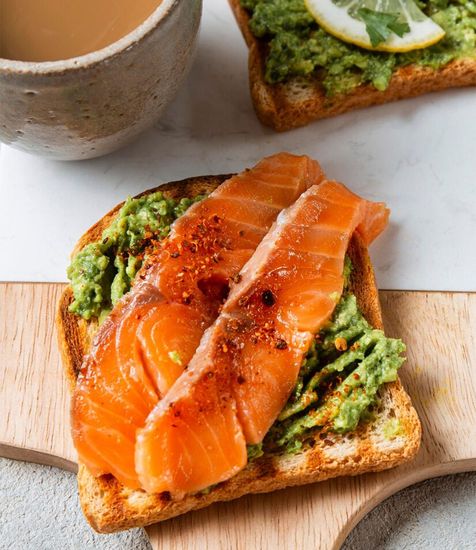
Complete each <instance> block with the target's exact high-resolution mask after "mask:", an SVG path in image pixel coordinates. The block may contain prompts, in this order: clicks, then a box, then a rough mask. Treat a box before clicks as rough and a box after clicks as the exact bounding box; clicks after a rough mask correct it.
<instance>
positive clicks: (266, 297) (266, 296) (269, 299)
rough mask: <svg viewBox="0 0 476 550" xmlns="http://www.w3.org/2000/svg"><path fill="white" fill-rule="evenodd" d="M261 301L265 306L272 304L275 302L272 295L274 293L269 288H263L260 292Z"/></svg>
mask: <svg viewBox="0 0 476 550" xmlns="http://www.w3.org/2000/svg"><path fill="white" fill-rule="evenodd" d="M261 301H262V302H263V304H264V305H265V306H267V307H271V306H274V304H275V303H276V298H275V297H274V294H273V293H272V292H271V290H264V291H263V293H262V294H261Z"/></svg>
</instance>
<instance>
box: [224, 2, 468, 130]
mask: <svg viewBox="0 0 476 550" xmlns="http://www.w3.org/2000/svg"><path fill="white" fill-rule="evenodd" d="M229 3H230V5H231V8H232V10H233V13H234V15H235V18H236V21H237V22H238V25H239V27H240V29H241V32H242V34H243V37H244V39H245V42H246V44H247V45H248V48H249V57H248V71H249V85H250V92H251V98H252V101H253V105H254V108H255V111H256V114H257V116H258V118H259V119H260V121H261V122H262V123H263V124H266V125H267V126H271V128H274V129H275V130H277V131H278V132H282V131H285V130H290V129H291V128H297V127H299V126H305V125H306V124H309V123H310V122H312V121H314V120H318V119H321V118H328V117H333V116H336V115H340V114H342V113H346V112H347V111H353V110H354V109H361V108H364V107H370V106H371V105H381V104H383V103H389V102H391V101H397V100H399V99H405V98H410V97H415V96H419V95H422V94H426V93H429V92H436V91H440V90H445V89H447V88H456V87H464V86H474V85H476V57H468V58H462V59H456V60H454V61H452V62H450V63H448V64H447V65H445V66H444V67H442V68H440V69H437V70H435V69H431V68H429V67H423V66H419V65H408V66H407V67H400V68H398V69H397V70H396V71H395V72H394V74H393V76H392V79H391V81H390V84H389V86H388V88H387V89H386V90H384V91H382V92H381V91H379V90H377V89H376V88H374V87H373V86H372V85H370V84H362V85H360V86H358V87H357V88H355V90H353V91H352V92H350V93H349V94H345V95H338V96H335V97H332V98H328V97H326V95H325V93H324V89H323V87H322V85H321V83H320V82H319V79H318V78H314V79H311V80H309V79H305V78H298V77H295V78H292V79H290V80H289V81H288V82H284V83H279V84H268V83H267V82H266V80H265V78H264V74H265V60H266V44H265V42H264V41H263V40H260V39H258V38H256V37H255V36H254V34H253V33H252V32H251V30H250V28H249V25H248V21H249V14H248V13H247V11H246V10H245V9H244V8H242V7H241V5H240V0H229Z"/></svg>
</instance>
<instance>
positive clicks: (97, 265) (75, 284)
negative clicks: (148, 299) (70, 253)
mask: <svg viewBox="0 0 476 550" xmlns="http://www.w3.org/2000/svg"><path fill="white" fill-rule="evenodd" d="M201 199H203V196H198V197H196V198H194V199H188V198H183V199H180V200H178V201H177V200H174V199H168V198H165V197H164V195H163V194H162V193H161V192H160V191H159V192H157V193H151V194H149V195H144V196H143V197H140V198H137V199H131V198H129V199H127V201H126V202H125V203H124V205H123V206H122V208H121V209H120V210H119V212H118V214H117V216H116V218H115V219H114V221H113V222H112V223H111V225H110V226H109V227H108V228H107V229H105V230H104V232H103V234H102V237H101V240H99V241H96V242H93V243H90V244H88V245H86V246H85V247H84V248H83V249H82V250H81V251H80V252H78V254H76V256H75V257H74V258H73V260H72V262H71V265H70V266H69V267H68V271H67V273H68V278H69V280H70V281H71V286H72V288H73V294H74V301H73V302H72V304H71V305H70V308H69V310H70V311H71V312H72V313H76V314H77V315H80V316H81V317H83V318H84V319H91V318H92V317H98V318H100V320H101V318H102V317H104V316H105V315H107V313H108V312H109V311H110V309H111V307H112V306H113V305H114V304H115V303H116V302H117V301H118V300H119V299H120V298H121V296H123V295H124V294H125V293H126V292H127V291H128V290H129V288H130V286H131V282H132V280H133V279H134V277H135V276H136V273H137V271H138V270H139V269H140V267H141V265H142V261H143V259H144V257H145V255H146V254H147V250H148V249H149V248H150V247H151V246H153V245H154V241H156V240H157V239H163V238H164V237H165V236H166V235H168V233H169V231H170V225H171V223H172V222H173V221H174V220H176V219H177V218H178V217H179V216H181V215H182V214H183V213H184V212H185V211H186V210H187V208H188V207H189V206H190V205H191V204H193V203H194V202H198V201H199V200H201Z"/></svg>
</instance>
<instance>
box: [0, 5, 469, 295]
mask: <svg viewBox="0 0 476 550" xmlns="http://www.w3.org/2000/svg"><path fill="white" fill-rule="evenodd" d="M246 67H247V50H246V48H245V45H244V42H243V40H242V38H241V35H240V34H239V31H238V29H237V27H236V25H235V24H234V21H233V18H232V15H231V12H230V9H229V7H228V4H227V2H224V1H223V0H205V2H204V17H203V25H202V32H201V38H200V43H199V50H198V54H197V58H196V62H195V65H194V67H193V69H192V72H191V74H190V77H189V79H188V81H187V83H186V85H185V86H184V88H183V89H182V92H181V93H180V94H179V96H178V97H177V99H176V101H175V102H174V103H173V104H172V105H171V106H170V108H169V109H168V110H167V112H166V114H165V116H164V117H163V119H162V121H161V122H160V123H159V124H158V125H157V126H156V127H155V128H154V129H153V130H151V131H150V132H148V133H147V134H145V135H143V136H142V137H141V138H139V140H138V141H137V142H135V143H134V144H132V145H131V146H129V147H127V148H125V149H123V150H121V151H119V152H117V153H115V154H112V155H109V156H107V157H104V158H101V159H97V160H92V161H82V162H74V163H73V162H70V163H64V162H63V163H61V162H53V161H47V160H43V159H41V158H36V157H32V156H28V155H26V154H24V153H21V152H18V151H15V150H14V149H11V148H9V147H6V146H1V148H0V205H1V212H2V214H1V216H0V246H1V249H2V260H1V261H0V280H14V281H15V280H21V281H63V280H65V268H66V265H67V262H68V254H69V252H70V250H71V248H72V246H73V244H74V242H75V241H76V240H77V238H78V237H79V236H80V235H81V233H82V232H83V231H84V230H85V229H87V228H88V227H89V226H90V225H91V224H92V223H93V222H94V221H96V220H97V219H98V218H99V217H101V216H102V215H103V213H104V212H105V211H107V210H108V209H109V208H111V207H112V206H114V205H115V204H116V203H117V202H119V201H121V200H122V199H124V198H125V197H126V196H127V195H129V194H134V193H137V192H139V191H142V190H144V189H146V188H148V187H152V186H155V185H157V184H158V183H160V182H166V181H169V180H174V179H180V178H184V177H187V176H190V175H199V174H211V173H223V172H229V171H233V170H240V169H242V168H243V167H245V166H248V165H251V164H253V163H254V162H255V161H257V160H258V159H259V158H260V157H262V156H263V155H265V154H269V153H272V152H275V151H278V150H288V151H293V152H297V153H307V154H309V155H312V156H314V157H315V158H317V159H319V160H320V161H321V162H322V164H323V166H324V167H325V169H326V171H327V173H328V175H329V176H330V177H332V178H337V179H341V180H343V181H344V182H345V183H347V184H348V185H349V186H351V187H352V189H354V190H355V191H356V192H359V193H362V194H364V195H365V196H366V197H368V198H371V199H380V200H385V201H387V202H388V204H389V205H390V207H391V208H392V221H391V225H390V228H389V229H388V230H387V232H386V233H385V235H384V236H383V237H382V238H381V239H380V240H379V241H378V242H377V243H376V244H375V246H374V247H373V259H374V263H375V265H376V268H377V275H378V280H379V284H380V286H381V287H382V288H396V289H431V290H443V289H446V290H476V277H475V276H474V273H475V271H476V246H475V244H474V239H475V233H476V185H475V181H474V180H475V173H476V149H475V144H476V124H474V120H476V94H475V93H474V89H467V90H455V91H449V92H443V93H438V94H434V95H429V96H426V97H422V98H419V99H414V100H408V101H404V102H399V103H396V104H393V105H387V106H383V107H375V108H372V109H367V110H364V111H360V112H356V113H351V114H349V115H344V116H341V117H338V118H336V119H331V120H328V121H321V122H318V123H315V124H313V125H311V126H308V127H307V128H303V129H299V130H295V131H292V132H287V133H284V134H276V133H274V132H272V131H271V130H269V129H267V128H264V127H262V126H261V125H260V124H259V123H258V121H257V120H256V118H255V116H254V113H253V109H252V105H251V101H250V98H249V94H248V82H247V69H246Z"/></svg>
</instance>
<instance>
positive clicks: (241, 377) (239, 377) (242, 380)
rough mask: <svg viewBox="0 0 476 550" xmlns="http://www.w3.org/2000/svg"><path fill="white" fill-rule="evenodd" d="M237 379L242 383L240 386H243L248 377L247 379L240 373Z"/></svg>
mask: <svg viewBox="0 0 476 550" xmlns="http://www.w3.org/2000/svg"><path fill="white" fill-rule="evenodd" d="M236 381H237V382H238V384H240V386H241V384H244V383H245V382H246V379H245V378H244V377H243V376H241V374H239V375H238V378H237V379H236Z"/></svg>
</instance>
